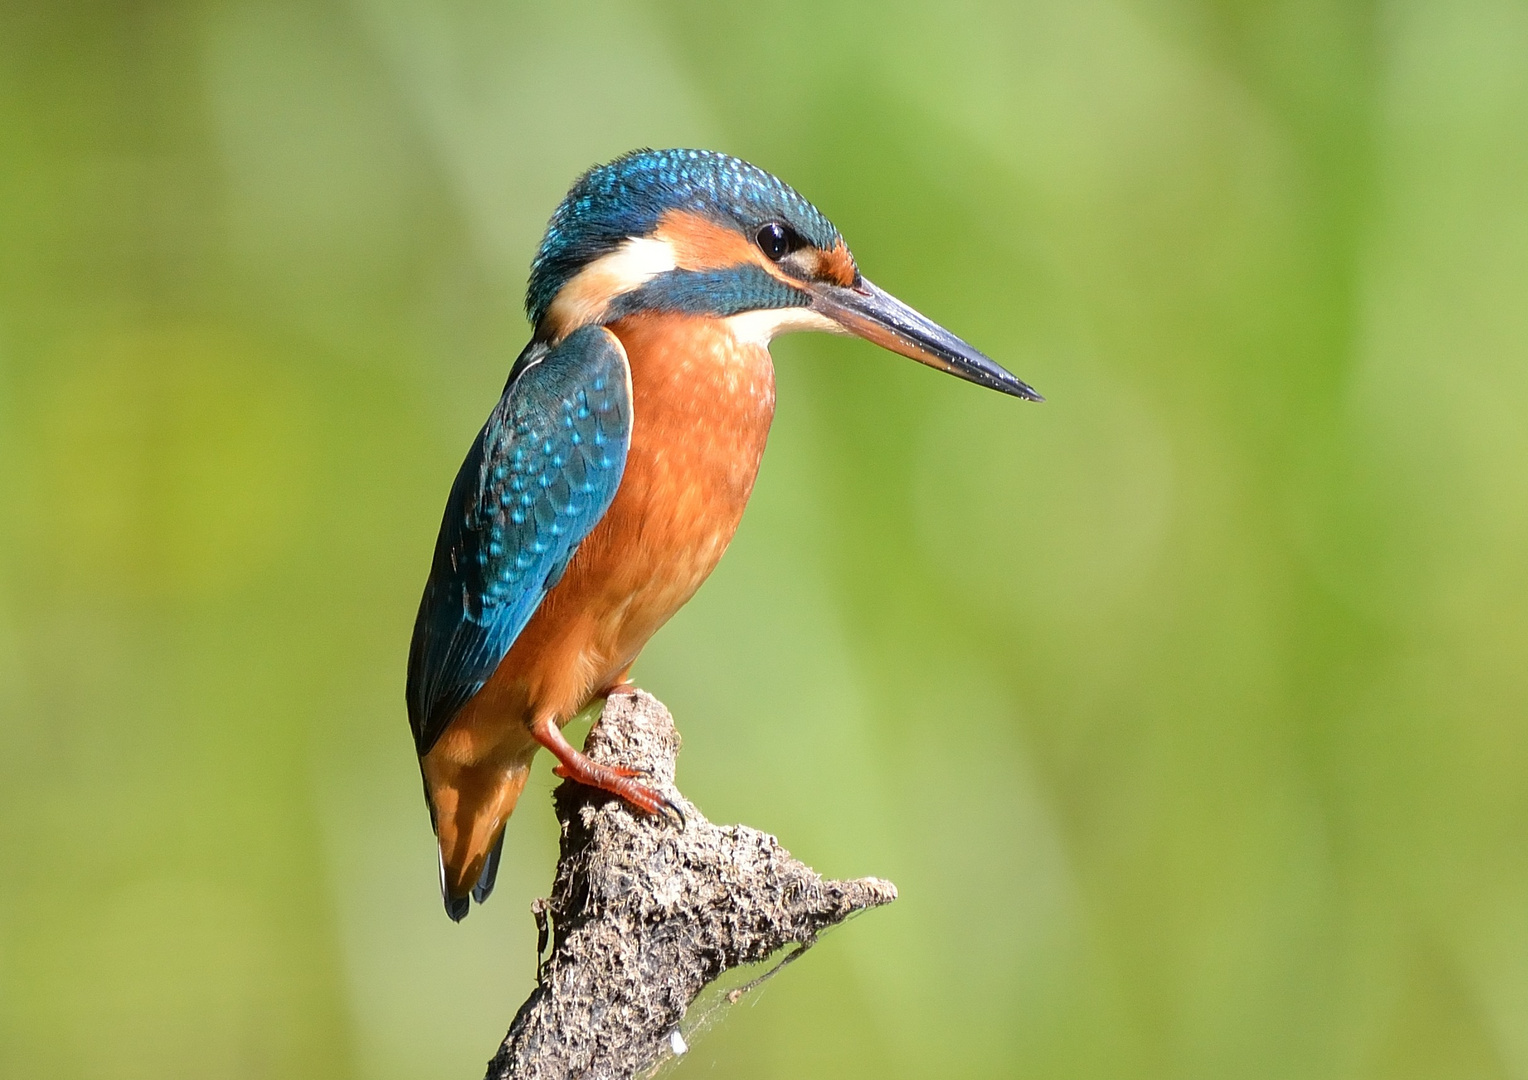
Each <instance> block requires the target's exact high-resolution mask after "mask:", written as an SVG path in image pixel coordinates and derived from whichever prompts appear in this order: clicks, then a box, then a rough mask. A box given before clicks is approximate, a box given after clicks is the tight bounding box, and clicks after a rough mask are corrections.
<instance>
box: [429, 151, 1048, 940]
mask: <svg viewBox="0 0 1528 1080" xmlns="http://www.w3.org/2000/svg"><path fill="white" fill-rule="evenodd" d="M525 307H526V312H527V314H528V315H529V318H530V323H531V326H532V327H533V335H532V337H531V340H530V343H529V344H527V345H526V346H525V349H524V350H523V351H522V352H521V353H520V356H519V358H518V359H517V360H516V361H515V363H514V365H513V367H511V369H510V372H509V378H508V381H507V382H506V383H505V386H504V391H503V393H502V394H501V396H500V397H499V401H498V404H497V405H495V406H494V408H493V411H492V412H491V413H490V414H489V416H488V420H487V422H486V423H485V424H484V425H483V428H482V430H481V431H479V432H478V436H477V439H476V441H475V442H474V443H473V444H472V448H471V449H470V450H469V451H468V452H467V457H466V460H465V461H463V462H462V466H461V469H460V471H459V472H458V473H457V475H456V480H455V483H453V484H452V486H451V493H450V495H449V497H448V499H447V502H446V510H445V516H444V519H443V520H442V522H441V526H440V534H439V537H438V539H437V540H436V544H435V554H434V558H433V560H432V562H431V566H430V575H429V579H428V581H427V582H426V584H425V588H424V597H423V599H422V600H421V601H420V604H419V614H418V618H417V620H416V621H415V624H414V637H413V641H412V643H411V645H410V648H409V659H408V686H407V699H408V713H409V725H410V727H411V728H412V729H413V734H414V744H415V748H416V749H417V751H418V753H419V761H420V770H421V772H422V774H423V777H424V787H425V798H426V801H427V803H428V805H429V810H430V819H431V822H432V823H433V825H434V829H435V836H436V839H437V841H438V845H439V855H440V886H441V894H442V897H443V899H444V901H445V907H446V913H447V914H448V915H449V916H450V917H451V918H452V920H454V921H460V920H461V919H462V918H464V917H465V916H466V914H467V912H468V909H469V907H470V906H471V903H472V901H476V902H478V903H482V902H483V901H484V900H486V899H487V898H488V894H489V893H490V892H491V891H492V889H493V885H494V878H495V876H496V874H497V872H498V865H499V858H500V853H501V852H502V851H503V845H504V829H505V824H506V822H507V821H508V820H509V816H510V814H511V813H512V812H513V811H514V808H515V803H516V801H517V800H518V799H519V797H520V793H521V791H522V789H523V788H524V787H525V780H526V777H527V775H528V774H529V772H530V764H531V759H532V758H533V757H534V756H535V754H536V751H537V750H538V749H539V748H542V747H545V748H546V749H547V750H550V751H551V752H552V755H553V756H554V757H555V758H556V759H557V765H556V767H555V768H554V769H553V772H554V773H555V774H556V775H558V776H561V777H565V778H568V779H572V780H574V781H576V782H578V783H581V784H585V785H589V786H592V787H594V788H598V789H601V790H604V791H607V792H610V793H612V794H613V795H616V796H619V797H620V798H622V799H624V800H625V801H626V802H628V803H629V804H631V805H632V806H634V807H636V808H637V809H639V810H641V811H644V812H646V813H649V814H663V815H667V816H669V817H670V818H675V819H677V821H678V824H679V825H680V826H681V827H682V825H683V818H682V816H681V815H679V812H678V809H677V808H676V807H674V806H673V805H672V804H671V803H670V802H669V801H668V800H666V799H665V798H664V796H662V795H661V794H659V793H658V792H657V791H655V790H654V789H652V788H651V787H649V786H648V785H646V784H644V783H643V782H642V779H643V778H642V775H641V774H640V773H639V772H637V771H636V770H632V769H624V768H619V767H612V766H608V765H601V764H596V763H594V762H593V761H590V760H589V759H588V758H587V757H585V756H584V755H583V754H582V753H580V752H579V751H578V750H577V749H575V748H574V747H573V746H572V744H570V743H569V742H568V740H567V739H566V738H565V737H564V736H563V734H562V727H563V725H564V724H566V723H567V722H568V721H569V720H571V719H572V718H573V717H574V716H575V715H577V714H578V713H579V712H581V711H582V710H583V709H584V708H585V707H586V706H587V705H589V704H590V703H591V702H593V701H594V700H595V699H596V698H602V697H608V696H609V695H611V694H614V693H620V692H630V691H631V690H632V689H633V687H632V684H631V682H630V672H631V666H632V663H633V662H634V661H635V660H636V658H637V654H638V653H639V652H641V650H642V647H643V646H644V645H645V644H646V643H647V641H648V639H650V638H651V637H652V636H653V634H654V633H656V632H657V630H658V629H659V628H660V627H661V626H662V625H663V624H664V623H665V622H666V621H667V620H668V619H669V617H670V616H672V615H673V614H674V613H675V612H676V611H678V610H679V609H680V608H681V607H683V606H684V604H685V602H686V601H688V600H689V599H690V597H691V596H693V595H694V594H695V591H696V589H698V588H699V587H700V585H701V583H702V582H703V581H705V579H706V577H707V576H708V575H709V574H710V573H711V571H712V570H714V569H715V568H716V565H717V562H718V561H719V560H720V559H721V557H722V553H723V552H724V551H725V550H726V548H727V545H728V543H729V542H730V541H731V539H732V535H733V533H734V532H735V531H736V530H737V527H738V522H739V521H740V520H741V518H742V515H743V508H744V506H745V505H746V504H747V502H748V496H749V494H750V493H751V492H752V490H753V483H754V477H755V476H756V475H757V473H758V469H759V462H760V460H761V458H762V456H763V453H764V443H765V439H766V438H767V436H768V434H769V427H770V422H771V420H772V419H773V417H774V409H775V377H774V367H773V364H772V363H771V360H770V355H769V343H770V341H771V340H772V339H773V338H774V337H775V336H776V335H778V334H782V333H785V332H787V331H797V330H818V331H826V332H829V333H843V334H853V335H857V336H859V337H862V338H866V339H868V340H869V341H872V342H874V343H875V344H877V345H880V346H882V347H883V348H886V349H889V350H891V351H892V352H896V353H900V354H901V355H903V356H906V357H910V358H911V359H913V360H918V361H920V362H922V363H924V364H928V365H929V366H931V367H935V368H938V369H940V370H941V371H946V372H949V373H950V374H952V375H956V376H959V377H960V378H962V379H966V380H968V381H970V382H973V383H976V384H977V385H978V386H985V387H987V388H989V389H992V390H997V391H999V392H1001V393H1004V394H1010V395H1012V396H1014V397H1017V398H1023V399H1027V400H1030V401H1040V400H1042V398H1041V397H1040V395H1039V394H1037V393H1035V391H1034V390H1033V389H1032V388H1031V387H1030V386H1029V385H1028V384H1026V383H1024V382H1023V381H1021V380H1020V379H1018V378H1016V377H1015V376H1014V375H1012V374H1010V373H1009V372H1008V371H1006V370H1004V369H1003V368H1002V367H1000V366H999V365H998V364H996V363H995V362H994V361H992V360H990V359H989V358H987V357H986V356H984V355H983V354H982V353H980V352H978V351H977V350H976V349H974V348H972V347H971V346H970V345H967V344H966V343H965V342H964V341H962V340H960V339H959V338H957V337H956V336H955V335H954V334H952V333H950V332H949V331H948V330H945V329H944V328H943V327H941V326H939V325H937V324H936V323H934V322H932V321H930V320H929V319H927V318H925V317H924V316H922V315H920V314H919V313H918V312H916V311H914V310H913V309H912V308H910V307H908V306H907V305H906V304H903V303H902V302H901V301H899V300H897V299H895V298H894V297H892V296H891V295H889V294H888V293H886V292H885V291H883V290H881V289H879V288H877V287H876V286H875V285H872V284H871V283H870V281H869V280H867V279H866V278H865V277H864V275H862V274H861V273H860V272H859V268H858V266H857V265H856V263H855V261H854V257H853V255H851V254H850V252H849V248H848V247H847V246H846V245H845V243H844V239H843V237H842V236H841V235H840V234H839V232H838V230H837V229H836V228H834V226H833V224H832V223H831V222H830V221H829V220H828V219H827V218H826V217H825V216H824V215H823V214H822V212H821V211H819V210H818V209H817V208H816V207H815V206H813V205H812V204H811V203H810V202H808V201H807V200H806V199H805V198H803V197H802V196H801V195H799V194H798V193H797V192H796V191H795V190H794V189H793V188H791V187H789V186H788V185H786V184H785V183H783V182H782V181H780V180H778V179H776V178H775V177H774V176H772V175H771V174H769V173H768V172H765V171H764V170H763V169H760V168H758V167H757V166H754V165H751V164H749V163H748V162H746V161H741V160H739V159H738V158H735V157H730V156H728V155H726V154H721V153H716V152H714V151H709V150H637V151H633V152H631V153H628V154H626V155H624V156H622V157H620V158H617V159H616V160H615V161H612V162H610V163H609V164H606V165H599V166H596V167H595V168H593V169H591V170H589V171H588V172H587V173H585V174H584V175H583V176H582V177H580V178H579V179H578V180H577V181H576V182H575V183H574V184H573V186H572V188H571V189H570V190H569V191H568V194H567V197H566V198H564V199H563V201H562V203H561V204H560V205H559V206H558V207H557V209H556V211H555V212H554V213H553V214H552V219H551V222H550V223H549V224H548V226H547V230H546V235H545V237H544V238H543V239H542V241H541V244H540V247H539V248H538V249H537V251H536V255H535V258H534V259H533V261H532V263H531V275H530V284H529V287H528V289H527V292H526V300H525Z"/></svg>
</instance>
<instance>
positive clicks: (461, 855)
mask: <svg viewBox="0 0 1528 1080" xmlns="http://www.w3.org/2000/svg"><path fill="white" fill-rule="evenodd" d="M527 772H528V769H527V767H526V766H520V767H518V768H512V769H509V770H502V769H497V770H494V774H493V775H491V776H482V775H481V774H479V775H478V776H471V775H460V776H457V777H454V778H453V779H454V780H456V781H457V782H456V783H446V784H441V785H437V786H434V787H431V788H430V789H429V792H428V794H429V800H430V806H431V817H432V818H433V819H434V823H435V836H436V839H437V841H438V850H439V853H440V895H441V899H442V900H443V901H444V903H445V906H446V914H447V915H449V916H450V917H451V919H452V921H453V922H461V921H462V920H463V919H465V918H466V917H467V912H468V911H469V910H471V907H472V901H474V900H476V901H477V902H478V903H480V904H481V903H482V902H483V901H484V900H487V899H488V896H489V894H490V893H492V892H493V886H494V881H495V880H496V879H497V878H498V875H499V862H500V859H501V858H502V856H503V854H504V827H505V825H506V824H507V823H508V821H509V815H510V814H511V813H513V812H514V809H515V803H516V802H517V801H518V800H519V797H520V791H521V789H523V788H524V786H525V778H526V773H527ZM428 786H429V785H428V782H427V787H428Z"/></svg>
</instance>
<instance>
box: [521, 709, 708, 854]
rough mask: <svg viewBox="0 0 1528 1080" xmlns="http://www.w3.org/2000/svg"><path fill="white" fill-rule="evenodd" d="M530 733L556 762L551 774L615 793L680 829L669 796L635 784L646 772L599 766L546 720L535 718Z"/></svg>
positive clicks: (680, 822)
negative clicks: (575, 747) (574, 747)
mask: <svg viewBox="0 0 1528 1080" xmlns="http://www.w3.org/2000/svg"><path fill="white" fill-rule="evenodd" d="M531 736H532V737H533V738H534V739H535V740H536V741H537V742H538V743H540V744H541V745H542V746H544V747H546V748H547V749H548V750H550V751H551V752H552V756H553V757H555V758H556V759H557V762H558V763H557V765H556V766H555V767H554V768H553V769H552V772H553V774H554V775H556V776H561V777H563V778H564V779H567V780H572V781H573V782H574V783H577V784H584V785H586V786H588V787H592V788H598V789H599V790H600V791H608V792H610V793H611V794H612V795H619V796H620V797H621V798H623V799H625V800H626V801H627V802H628V803H630V804H631V805H632V806H635V807H636V808H637V809H638V810H641V811H643V812H644V813H648V814H662V815H663V816H664V817H665V818H667V819H668V820H670V821H672V822H673V823H674V824H676V825H678V826H679V827H680V828H681V829H683V828H684V811H682V810H680V809H679V807H678V806H676V805H675V804H674V802H673V800H672V799H669V798H668V797H667V796H665V795H664V794H662V793H661V792H658V791H655V790H653V789H652V788H650V787H648V786H647V785H646V784H639V783H637V781H636V778H637V777H639V776H646V775H647V774H646V773H645V772H643V771H642V770H641V769H627V768H623V767H622V766H619V765H601V764H599V763H598V762H595V761H590V760H589V758H588V757H586V756H585V755H584V754H581V753H579V752H578V751H577V750H575V749H573V744H572V743H570V742H568V740H567V739H565V738H563V737H562V729H561V728H559V727H558V726H557V725H556V723H554V722H553V721H552V720H550V719H544V720H537V721H536V722H534V723H533V724H531Z"/></svg>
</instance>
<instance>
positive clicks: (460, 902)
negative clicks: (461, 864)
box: [440, 829, 505, 922]
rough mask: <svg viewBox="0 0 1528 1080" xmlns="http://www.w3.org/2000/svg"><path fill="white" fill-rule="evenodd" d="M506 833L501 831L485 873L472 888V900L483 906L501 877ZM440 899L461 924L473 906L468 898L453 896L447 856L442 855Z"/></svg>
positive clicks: (453, 919)
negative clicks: (500, 868)
mask: <svg viewBox="0 0 1528 1080" xmlns="http://www.w3.org/2000/svg"><path fill="white" fill-rule="evenodd" d="M504 832H505V830H502V829H501V830H500V831H499V838H498V839H497V840H495V841H494V843H493V847H491V848H489V850H488V858H487V859H486V860H485V861H484V862H483V872H482V873H481V874H479V875H478V879H477V884H476V885H474V886H472V892H471V894H470V897H471V900H476V901H477V902H478V903H479V904H481V903H482V902H483V901H484V900H487V899H488V897H489V896H491V895H492V894H493V883H494V881H495V880H497V878H498V876H499V858H500V857H501V856H502V855H503V854H504ZM440 898H441V900H443V901H444V902H445V905H446V914H447V915H449V916H450V917H451V921H452V922H461V921H462V920H463V919H465V918H466V917H467V912H468V911H469V910H471V907H472V904H471V902H470V901H469V899H468V897H467V896H452V895H451V887H450V885H449V884H447V882H446V856H445V853H444V852H441V853H440Z"/></svg>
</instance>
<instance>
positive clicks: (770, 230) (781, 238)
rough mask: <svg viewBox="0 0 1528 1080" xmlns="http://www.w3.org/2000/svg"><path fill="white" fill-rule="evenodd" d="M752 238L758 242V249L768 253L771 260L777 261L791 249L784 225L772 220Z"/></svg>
mask: <svg viewBox="0 0 1528 1080" xmlns="http://www.w3.org/2000/svg"><path fill="white" fill-rule="evenodd" d="M754 239H756V240H757V241H758V242H759V250H760V251H762V252H763V253H764V254H765V255H768V256H769V258H770V260H771V261H773V262H779V261H780V260H781V259H783V258H785V256H786V255H787V254H788V253H789V252H790V249H791V238H790V236H789V234H787V233H786V231H785V226H783V225H779V224H776V223H775V222H773V221H771V222H770V223H769V224H768V225H765V226H763V227H762V228H760V229H759V232H758V235H757V236H756V237H755V238H754Z"/></svg>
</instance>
